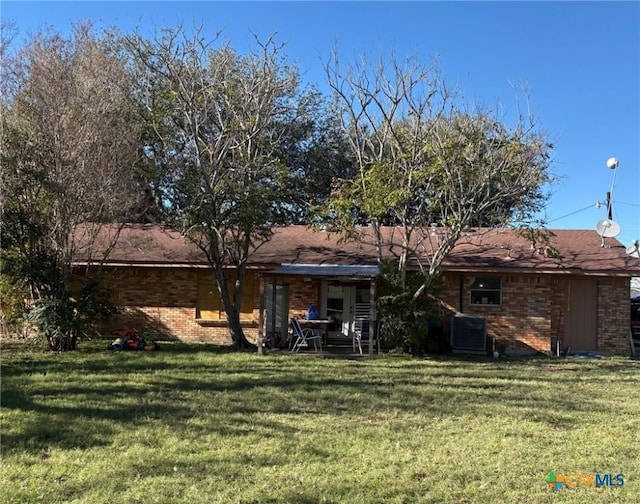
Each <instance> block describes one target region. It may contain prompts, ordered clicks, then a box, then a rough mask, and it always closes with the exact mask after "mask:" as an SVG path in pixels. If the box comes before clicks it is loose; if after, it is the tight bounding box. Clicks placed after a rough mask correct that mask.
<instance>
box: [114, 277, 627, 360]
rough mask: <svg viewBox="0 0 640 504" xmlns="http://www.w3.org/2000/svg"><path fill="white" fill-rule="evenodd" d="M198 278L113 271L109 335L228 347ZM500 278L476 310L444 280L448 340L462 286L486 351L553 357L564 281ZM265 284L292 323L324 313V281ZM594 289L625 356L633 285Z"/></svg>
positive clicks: (601, 344)
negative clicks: (483, 329)
mask: <svg viewBox="0 0 640 504" xmlns="http://www.w3.org/2000/svg"><path fill="white" fill-rule="evenodd" d="M248 274H256V273H255V272H248ZM201 275H206V276H208V277H210V271H209V270H208V269H202V268H200V269H198V268H126V269H125V268H120V269H117V270H113V271H111V272H110V273H109V276H108V278H109V285H110V286H111V287H112V288H113V289H114V293H115V294H114V301H115V302H116V304H117V305H118V306H119V312H118V315H117V316H116V317H114V318H113V319H112V320H111V322H110V323H109V324H108V325H107V326H106V327H104V328H103V329H104V331H105V332H107V333H110V332H111V331H112V330H114V329H121V328H124V327H129V328H136V329H148V330H151V331H152V332H154V333H156V334H159V335H162V336H163V337H164V338H170V339H178V340H181V341H208V342H214V343H218V344H229V343H230V342H231V341H230V337H229V334H228V330H227V327H226V322H225V321H224V320H221V321H199V320H197V319H196V306H197V302H198V299H197V297H198V289H197V285H198V278H199V276H201ZM486 276H491V275H489V274H487V275H486ZM500 278H501V279H502V305H501V306H471V305H470V304H469V300H470V296H469V291H470V286H471V275H461V274H448V275H447V277H446V287H445V290H444V292H443V293H442V301H443V305H444V307H445V309H446V318H445V331H446V334H449V332H448V331H449V327H450V325H449V324H450V319H451V316H452V315H453V314H455V313H456V312H458V311H460V308H461V307H460V299H459V298H460V281H461V280H462V284H463V286H462V293H463V295H462V311H464V312H465V313H471V314H477V315H481V316H484V317H486V319H487V340H488V347H489V348H491V344H492V342H493V339H494V338H495V342H496V346H497V348H498V349H500V350H501V351H503V352H507V353H510V354H516V353H536V352H544V353H549V352H554V351H555V340H556V337H558V336H560V337H562V334H563V331H564V318H563V313H562V310H563V307H564V306H565V305H566V302H567V285H568V280H567V277H566V276H562V275H536V274H529V275H525V274H520V275H506V276H500ZM267 282H272V283H280V284H286V285H288V286H289V310H290V311H289V315H290V316H304V315H305V314H306V311H307V307H308V306H309V304H315V305H316V307H318V308H319V307H320V304H321V303H320V301H321V300H320V280H318V279H316V278H310V279H309V278H307V279H306V280H305V278H303V277H291V276H280V277H278V276H271V275H266V276H265V277H264V283H265V285H266V283H267ZM597 282H598V335H597V337H598V339H597V347H598V351H600V352H606V353H621V354H628V353H629V333H628V331H629V324H630V311H629V279H624V278H623V279H615V278H601V279H598V280H597ZM253 285H254V292H253V299H254V307H255V308H254V310H253V316H252V318H251V319H250V320H244V321H243V322H242V325H243V329H244V331H245V335H246V336H247V337H248V338H249V339H252V340H255V339H257V336H258V320H259V308H258V307H259V285H260V283H259V281H258V280H257V278H256V280H255V281H254V282H253Z"/></svg>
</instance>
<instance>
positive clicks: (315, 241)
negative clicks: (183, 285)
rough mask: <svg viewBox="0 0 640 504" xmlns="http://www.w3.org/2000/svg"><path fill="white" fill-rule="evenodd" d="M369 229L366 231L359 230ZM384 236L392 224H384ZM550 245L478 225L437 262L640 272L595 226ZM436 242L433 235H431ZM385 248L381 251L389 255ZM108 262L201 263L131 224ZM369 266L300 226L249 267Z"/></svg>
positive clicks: (469, 267)
mask: <svg viewBox="0 0 640 504" xmlns="http://www.w3.org/2000/svg"><path fill="white" fill-rule="evenodd" d="M364 231H365V232H369V230H366V229H365V230H364ZM384 231H385V233H386V234H385V236H387V237H388V236H390V233H391V232H392V231H393V230H392V228H386V229H385V230H384ZM552 233H553V236H552V238H551V245H552V247H553V251H557V253H558V256H554V254H553V253H550V252H551V249H548V248H546V247H543V246H539V247H532V245H531V243H530V242H529V241H527V240H526V239H525V238H523V237H522V236H520V235H518V233H516V232H515V231H514V230H512V229H478V230H474V231H473V232H470V233H467V234H466V235H465V236H463V237H462V238H461V239H460V240H459V242H458V243H457V245H456V246H455V248H454V249H453V251H452V252H451V253H450V254H449V255H448V256H447V258H446V260H445V261H444V263H443V268H444V269H445V270H459V271H477V270H479V269H483V270H495V271H502V270H508V271H518V270H520V271H530V270H531V269H532V268H534V269H536V270H539V271H541V272H542V271H545V272H573V273H577V274H580V273H588V274H619V275H626V276H628V275H631V274H632V275H634V276H637V275H640V260H638V259H634V258H631V257H629V256H627V254H626V251H625V248H624V246H623V245H621V244H620V243H619V242H618V241H617V240H614V239H610V238H609V239H607V245H608V246H607V247H601V238H600V236H599V235H598V234H597V233H596V231H595V230H593V231H591V230H568V229H557V230H552ZM434 240H437V236H436V237H435V238H434ZM398 250H399V248H398V247H395V248H394V249H393V250H391V248H389V247H385V249H384V251H385V255H387V256H390V255H393V252H397V251H398ZM108 262H109V263H111V264H123V265H133V264H140V265H145V264H146V265H164V266H171V265H176V266H177V265H181V266H187V265H206V258H205V256H204V254H203V253H202V251H200V250H199V249H198V248H197V247H196V246H195V245H193V244H192V243H191V242H189V241H188V240H186V239H185V238H183V237H181V236H180V234H179V233H178V232H176V231H174V230H173V229H171V228H168V227H163V226H159V225H150V224H131V225H127V226H125V227H124V228H123V230H122V232H121V234H120V238H119V240H118V243H117V245H116V246H115V247H114V249H113V251H112V252H111V255H110V256H109V261H108ZM287 263H295V264H375V263H376V251H375V247H374V246H373V245H372V244H370V243H356V242H353V241H341V240H340V236H339V235H338V234H335V233H330V232H325V231H317V230H313V229H309V228H307V227H305V226H287V227H279V228H275V229H274V235H273V238H272V239H271V240H270V241H269V242H267V243H265V244H264V245H262V246H261V247H259V248H258V249H257V250H256V251H254V254H253V256H252V258H251V260H250V264H251V265H252V266H255V267H260V266H262V267H273V266H276V265H279V264H287Z"/></svg>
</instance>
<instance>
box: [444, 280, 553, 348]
mask: <svg viewBox="0 0 640 504" xmlns="http://www.w3.org/2000/svg"><path fill="white" fill-rule="evenodd" d="M486 276H492V275H489V274H487V275H486ZM500 278H501V279H502V304H501V305H500V306H475V305H470V295H469V292H470V287H471V282H472V277H471V276H470V275H466V276H461V275H447V278H446V280H447V282H446V290H445V292H444V293H443V296H442V299H443V301H444V303H445V307H446V311H447V320H446V322H445V327H446V328H447V329H446V330H447V331H448V330H449V328H450V320H451V317H452V316H453V315H454V314H455V313H456V312H458V311H460V280H461V279H462V282H463V287H462V292H463V295H462V311H463V312H464V313H469V314H475V315H480V316H483V317H485V318H486V320H487V346H488V347H489V348H491V347H492V345H493V341H494V339H495V344H496V348H497V349H498V350H500V351H501V352H506V353H510V354H517V353H536V352H545V353H548V352H549V351H550V349H551V338H550V335H551V321H552V303H551V290H552V286H551V285H550V282H549V279H547V278H546V277H544V276H543V275H529V276H525V275H519V276H518V275H509V276H501V277H500Z"/></svg>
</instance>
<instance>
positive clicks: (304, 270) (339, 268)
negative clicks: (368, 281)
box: [269, 264, 380, 278]
mask: <svg viewBox="0 0 640 504" xmlns="http://www.w3.org/2000/svg"><path fill="white" fill-rule="evenodd" d="M269 274H273V275H297V276H315V277H332V278H335V277H338V278H376V277H377V276H378V275H379V274H380V272H379V270H378V266H375V265H365V264H357V265H353V264H348V265H347V264H281V265H280V266H279V267H278V268H276V269H275V270H271V271H269Z"/></svg>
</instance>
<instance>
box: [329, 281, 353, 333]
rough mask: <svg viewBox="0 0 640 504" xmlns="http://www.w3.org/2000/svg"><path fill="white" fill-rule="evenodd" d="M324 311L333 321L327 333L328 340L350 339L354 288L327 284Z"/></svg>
mask: <svg viewBox="0 0 640 504" xmlns="http://www.w3.org/2000/svg"><path fill="white" fill-rule="evenodd" d="M325 292H326V301H325V303H326V304H325V306H326V308H325V311H326V315H327V318H328V319H331V320H333V321H335V324H332V325H331V326H330V327H329V330H328V331H327V333H328V336H329V338H334V339H335V338H348V339H350V338H351V331H352V330H353V321H354V316H355V298H356V288H355V287H354V286H353V285H340V284H332V283H328V284H327V286H326V289H325Z"/></svg>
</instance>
